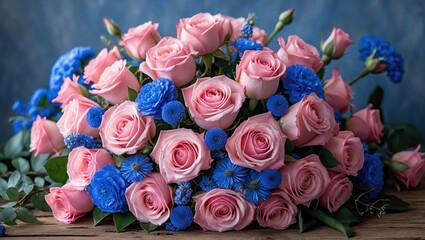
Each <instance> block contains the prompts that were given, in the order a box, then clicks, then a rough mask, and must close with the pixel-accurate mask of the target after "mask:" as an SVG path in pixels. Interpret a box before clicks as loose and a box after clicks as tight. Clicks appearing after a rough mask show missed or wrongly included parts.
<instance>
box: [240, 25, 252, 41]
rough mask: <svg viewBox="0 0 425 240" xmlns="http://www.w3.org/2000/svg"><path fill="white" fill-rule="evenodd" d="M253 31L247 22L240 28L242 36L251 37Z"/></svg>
mask: <svg viewBox="0 0 425 240" xmlns="http://www.w3.org/2000/svg"><path fill="white" fill-rule="evenodd" d="M253 32H254V28H253V27H252V26H251V25H249V24H245V25H243V27H242V29H241V33H242V38H251V37H252V34H253Z"/></svg>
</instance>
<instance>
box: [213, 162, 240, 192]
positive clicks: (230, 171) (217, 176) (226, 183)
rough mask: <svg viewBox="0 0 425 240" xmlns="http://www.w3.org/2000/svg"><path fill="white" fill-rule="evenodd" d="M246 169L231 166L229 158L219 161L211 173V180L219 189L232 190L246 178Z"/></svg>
mask: <svg viewBox="0 0 425 240" xmlns="http://www.w3.org/2000/svg"><path fill="white" fill-rule="evenodd" d="M246 173H247V169H246V168H244V167H241V166H238V165H235V164H233V163H232V162H231V161H230V158H225V159H222V160H220V161H219V162H218V163H217V165H215V168H214V170H213V172H212V177H211V178H212V179H213V180H214V181H215V182H216V183H217V186H218V187H220V188H227V189H230V188H233V186H234V185H235V184H238V183H241V182H243V181H244V180H245V178H246Z"/></svg>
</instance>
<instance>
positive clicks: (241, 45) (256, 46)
mask: <svg viewBox="0 0 425 240" xmlns="http://www.w3.org/2000/svg"><path fill="white" fill-rule="evenodd" d="M232 46H233V47H235V48H236V49H237V51H235V53H233V56H232V62H234V61H236V58H237V57H240V58H242V56H243V53H244V52H245V51H246V50H263V46H262V45H261V44H260V43H257V42H256V41H254V40H251V39H248V38H238V39H236V40H235V41H233V42H232Z"/></svg>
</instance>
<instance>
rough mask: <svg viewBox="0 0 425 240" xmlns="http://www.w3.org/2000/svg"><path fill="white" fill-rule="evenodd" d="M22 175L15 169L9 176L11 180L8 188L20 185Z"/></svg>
mask: <svg viewBox="0 0 425 240" xmlns="http://www.w3.org/2000/svg"><path fill="white" fill-rule="evenodd" d="M21 178H22V175H21V173H20V172H19V171H16V170H15V171H14V172H13V173H12V175H10V177H9V181H8V182H7V188H10V187H16V185H18V182H19V181H20V180H21Z"/></svg>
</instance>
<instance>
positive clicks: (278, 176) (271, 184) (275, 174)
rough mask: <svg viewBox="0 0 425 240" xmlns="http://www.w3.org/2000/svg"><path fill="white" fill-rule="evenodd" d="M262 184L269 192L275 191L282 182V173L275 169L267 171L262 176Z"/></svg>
mask: <svg viewBox="0 0 425 240" xmlns="http://www.w3.org/2000/svg"><path fill="white" fill-rule="evenodd" d="M260 182H261V184H262V185H263V186H264V188H266V189H268V190H272V189H275V188H277V187H279V185H280V183H281V182H282V173H280V172H279V171H278V170H275V169H266V170H264V171H262V172H261V174H260Z"/></svg>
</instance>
